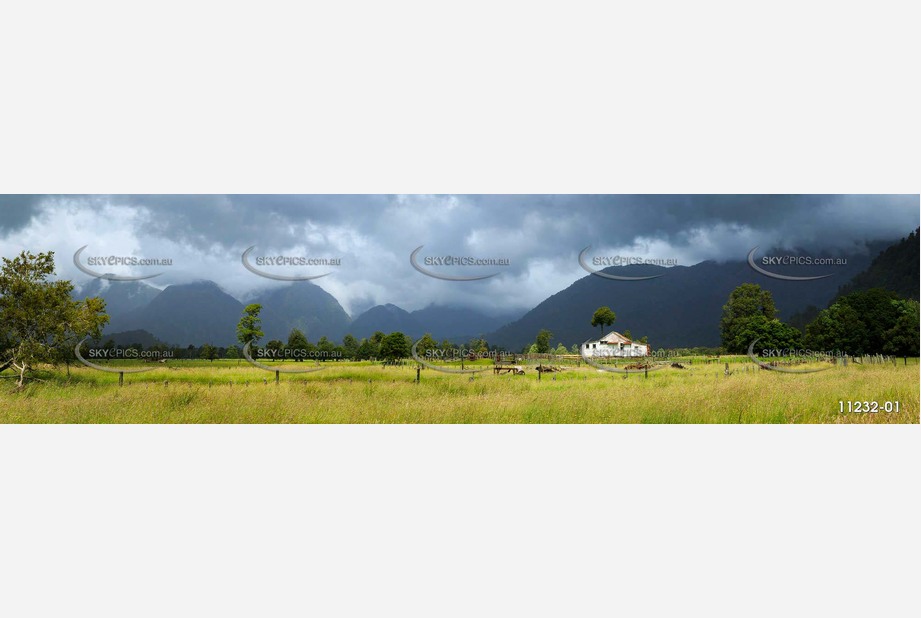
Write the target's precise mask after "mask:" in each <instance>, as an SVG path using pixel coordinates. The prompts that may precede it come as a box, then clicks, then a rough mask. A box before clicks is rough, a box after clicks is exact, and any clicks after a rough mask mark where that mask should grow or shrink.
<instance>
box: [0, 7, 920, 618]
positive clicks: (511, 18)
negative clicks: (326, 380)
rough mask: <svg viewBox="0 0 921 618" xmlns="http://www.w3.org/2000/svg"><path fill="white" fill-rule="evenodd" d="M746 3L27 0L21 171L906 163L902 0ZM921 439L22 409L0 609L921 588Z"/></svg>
mask: <svg viewBox="0 0 921 618" xmlns="http://www.w3.org/2000/svg"><path fill="white" fill-rule="evenodd" d="M746 6H747V5H744V4H743V3H738V2H695V3H674V2H673V3H666V2H653V3H642V4H637V3H631V4H628V5H625V4H615V3H609V2H570V3H566V4H565V5H561V4H551V3H541V2H495V1H492V2H466V3H463V4H458V5H455V6H452V7H444V8H441V9H437V10H436V9H435V8H434V5H433V4H432V3H429V2H390V3H369V2H353V3H340V4H337V5H334V6H315V5H311V4H306V3H294V2H289V3H284V2H264V3H259V4H258V5H257V4H252V3H239V2H220V3H218V2H163V3H158V4H156V5H149V6H145V7H140V8H137V9H128V8H127V5H125V4H124V3H120V2H92V1H91V2H84V3H78V4H74V3H63V2H37V3H28V4H26V3H19V4H18V5H15V6H9V5H3V7H2V8H0V24H2V35H0V58H2V59H3V60H2V65H0V66H2V68H0V71H2V76H3V85H4V88H3V91H2V96H0V191H3V192H14V193H15V192H42V193H54V192H62V193H63V192H68V193H76V192H90V193H117V192H156V193H167V192H168V193H180V192H199V193H209V192H221V193H229V192H253V193H255V192H270V193H287V192H309V193H323V192H361V193H376V192H407V193H410V192H411V193H425V192H439V193H448V192H480V193H491V192H502V193H509V192H515V193H518V192H526V193H544V192H577V193H591V192H604V193H630V192H645V193H694V192H747V193H760V192H766V193H780V192H785V193H786V192H789V193H796V192H805V193H813V192H816V193H819V192H821V193H825V192H829V193H851V192H867V193H869V192H880V193H918V192H919V183H918V170H919V169H921V158H919V149H918V143H919V140H918V138H919V115H918V114H917V109H916V107H917V102H918V100H919V97H918V80H917V77H916V76H917V75H918V73H919V70H918V68H919V67H918V62H917V15H916V14H913V13H912V11H911V8H912V5H911V4H909V3H903V2H877V3H874V4H872V5H866V4H857V3H840V2H803V1H798V2H775V3H771V4H770V5H769V6H768V5H752V6H751V8H746ZM844 395H846V394H844V393H843V394H842V396H844ZM919 452H921V449H918V427H917V426H912V427H674V428H672V427H668V428H666V427H621V426H613V427H604V426H603V427H584V428H583V427H519V426H513V427H47V428H46V427H0V500H2V502H0V506H2V508H0V582H2V594H0V614H2V615H8V616H17V617H18V616H62V615H67V616H73V615H79V616H82V615H87V616H94V617H97V618H98V617H103V616H119V617H122V616H126V615H127V616H163V615H170V616H196V617H198V616H202V615H213V616H222V617H225V616H253V615H266V616H289V615H290V616H294V615H317V616H340V615H348V616H369V615H374V616H378V615H388V616H389V615H393V616H401V617H407V616H426V617H429V616H433V615H434V616H445V615H449V616H454V615H456V616H471V615H477V616H509V615H522V616H524V615H527V616H561V615H573V616H587V615H612V614H623V615H629V616H647V615H649V616H653V615H655V616H675V615H688V614H690V615H705V616H733V617H735V616H740V615H745V616H752V615H754V616H761V615H763V616H772V617H773V616H778V615H783V616H815V615H835V616H851V615H853V616H857V615H861V616H865V615H878V616H903V615H904V616H917V615H918V613H919V604H918V599H917V594H916V590H917V582H918V579H919V575H921V572H919V562H918V559H917V557H918V555H919V553H921V552H919V550H921V543H919V532H918V525H917V521H918V516H919V510H918V506H917V490H916V485H917V478H916V476H917V475H916V470H918V469H919V465H918V464H919Z"/></svg>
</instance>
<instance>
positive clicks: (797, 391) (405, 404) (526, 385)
mask: <svg viewBox="0 0 921 618" xmlns="http://www.w3.org/2000/svg"><path fill="white" fill-rule="evenodd" d="M686 360H687V359H686ZM701 360H702V359H697V360H696V362H695V363H694V364H693V365H689V366H688V368H687V369H683V370H682V369H674V368H671V367H669V368H666V369H662V370H659V371H655V372H652V373H650V374H649V377H648V378H644V376H643V374H642V373H640V374H631V375H629V376H628V377H627V378H624V377H623V375H620V374H611V373H606V372H600V371H598V370H597V369H594V368H591V367H587V366H585V365H582V366H581V367H575V366H572V367H571V368H567V370H565V371H564V372H562V373H556V374H544V375H543V376H542V379H541V380H538V374H537V372H536V370H535V369H534V368H533V366H529V367H528V368H527V372H526V375H523V376H516V375H499V376H496V375H493V373H492V371H491V370H489V371H484V372H483V373H479V374H476V375H475V376H473V377H471V376H470V375H466V374H464V375H457V374H447V373H442V372H437V371H433V370H429V369H427V370H423V371H422V373H421V383H419V384H416V383H415V382H414V381H415V377H416V369H415V365H412V364H408V365H406V366H402V367H381V366H380V365H376V364H370V363H344V362H339V363H328V364H326V365H325V367H326V368H325V369H324V370H323V371H319V372H315V373H309V374H300V375H298V374H287V375H285V374H282V375H281V380H280V383H279V384H277V385H276V384H275V383H274V379H275V376H274V374H273V373H269V372H266V371H262V370H260V369H257V368H255V367H251V366H249V365H248V364H246V363H245V362H238V361H215V362H213V363H211V362H207V361H175V362H173V363H172V364H171V366H168V367H167V366H159V367H157V368H156V369H154V370H153V371H150V372H147V373H142V374H126V375H125V384H124V386H121V387H120V386H119V385H118V375H117V374H111V373H104V372H99V371H95V370H93V369H89V368H86V367H83V366H77V367H71V370H70V376H69V377H68V375H67V372H66V371H65V369H64V368H54V369H52V368H48V369H46V370H44V371H40V372H38V373H37V374H36V376H35V378H37V379H36V380H33V381H31V382H30V383H28V384H27V385H26V387H25V388H24V389H22V390H21V391H17V390H16V389H15V388H14V387H15V384H14V380H13V379H11V378H10V377H9V375H8V373H9V372H7V377H5V378H4V379H2V380H0V422H2V423H917V422H918V417H919V414H918V400H919V366H918V359H909V361H908V365H907V366H905V365H903V361H902V360H899V362H898V364H896V365H892V364H881V365H854V364H851V365H849V366H848V367H846V368H845V367H840V366H836V367H832V368H831V369H829V370H827V371H822V372H818V373H809V374H783V373H779V372H775V371H765V370H758V369H757V367H755V366H754V365H752V364H751V363H749V362H746V361H747V359H745V357H739V358H735V359H723V360H730V361H731V362H730V371H731V372H732V374H731V375H729V376H726V375H724V365H723V364H722V363H720V364H716V363H714V364H705V363H703V362H701ZM125 366H128V365H125ZM130 366H131V367H143V366H144V365H130ZM285 366H291V367H293V366H295V365H294V364H290V365H285ZM148 367H149V365H148ZM467 367H468V368H469V367H470V365H467ZM483 367H488V366H487V365H483ZM849 400H850V401H877V402H879V403H880V404H882V403H883V402H887V401H889V402H899V409H900V411H899V412H898V413H884V412H879V413H875V414H864V413H848V412H847V411H846V410H847V403H845V404H844V405H845V412H844V413H843V414H842V413H841V412H840V404H839V402H840V401H845V402H847V401H849Z"/></svg>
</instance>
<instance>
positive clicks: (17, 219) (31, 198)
mask: <svg viewBox="0 0 921 618" xmlns="http://www.w3.org/2000/svg"><path fill="white" fill-rule="evenodd" d="M42 197H43V196H41V195H0V236H3V235H4V234H8V233H10V232H12V231H15V230H18V229H20V228H22V227H24V226H25V225H26V224H28V223H29V221H31V220H32V217H33V216H34V215H35V214H37V213H38V211H39V204H40V203H41V201H42Z"/></svg>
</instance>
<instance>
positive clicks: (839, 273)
mask: <svg viewBox="0 0 921 618" xmlns="http://www.w3.org/2000/svg"><path fill="white" fill-rule="evenodd" d="M918 234H919V198H918V196H917V195H3V196H0V256H2V265H0V422H2V423H917V422H918V420H919V408H918V404H919V362H918V357H919V349H918V347H919V309H918V307H919V305H918V301H919V270H918V264H919V238H918Z"/></svg>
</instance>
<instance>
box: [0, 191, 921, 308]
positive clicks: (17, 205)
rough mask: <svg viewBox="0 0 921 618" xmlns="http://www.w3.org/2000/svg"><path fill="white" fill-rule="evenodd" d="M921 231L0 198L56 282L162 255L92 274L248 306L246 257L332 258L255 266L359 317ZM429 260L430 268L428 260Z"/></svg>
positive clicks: (6, 225) (696, 217) (299, 205)
mask: <svg viewBox="0 0 921 618" xmlns="http://www.w3.org/2000/svg"><path fill="white" fill-rule="evenodd" d="M918 225H919V200H918V197H917V196H860V195H855V196H846V195H845V196H818V195H806V196H726V195H719V196H704V195H696V196H680V195H665V196H587V195H562V196H551V195H546V196H545V195H537V196H513V195H473V196H465V195H457V196H454V195H438V196H421V195H407V196H389V195H380V196H377V195H359V196H344V195H335V196H322V195H304V196H299V195H295V196H287V195H268V196H256V195H244V196H233V195H194V196H179V195H135V196H131V195H105V196H102V195H96V196H20V195H15V196H0V255H2V256H5V257H11V256H13V255H15V254H17V253H19V252H20V251H21V250H23V249H28V250H31V251H33V252H37V251H46V250H49V249H50V250H54V251H55V253H56V264H57V272H58V275H59V276H62V277H66V278H70V279H72V280H73V281H74V282H75V283H76V284H78V285H80V284H83V283H86V282H87V281H89V277H88V276H87V275H85V274H83V273H81V272H80V271H79V270H78V269H77V268H76V267H75V266H74V264H73V254H74V252H75V251H76V250H77V249H79V248H80V247H82V246H83V245H88V247H87V249H86V251H85V253H84V254H83V256H82V257H83V260H82V263H84V264H86V259H87V257H89V256H109V255H117V256H136V257H141V258H170V259H172V261H173V265H172V266H169V267H154V268H148V267H134V268H130V267H111V268H95V269H94V270H100V271H104V272H112V273H116V274H121V275H128V274H130V275H144V274H152V273H153V272H162V273H163V274H162V275H161V276H159V277H156V278H154V279H151V280H148V282H149V283H151V284H152V285H155V286H157V287H161V288H162V287H164V286H165V285H168V284H171V283H177V282H183V281H189V280H195V279H210V280H213V281H215V282H217V283H218V284H219V285H221V287H223V288H224V289H225V290H227V291H228V292H229V293H231V294H233V295H234V296H236V297H238V298H240V299H241V300H246V299H247V297H249V296H251V295H252V294H254V293H255V292H256V291H258V290H260V289H264V288H266V287H270V286H274V285H281V284H278V283H275V282H272V281H271V280H269V279H264V278H261V277H259V276H257V275H254V274H252V273H251V272H249V271H248V270H246V269H245V268H244V267H243V265H242V264H241V259H240V258H241V254H242V253H243V251H244V250H246V249H247V248H248V247H250V246H252V245H255V246H256V249H255V250H254V252H253V254H252V256H253V259H255V258H256V257H257V256H270V255H271V256H274V255H283V256H290V257H301V256H303V257H329V258H340V259H341V266H339V267H297V268H295V267H281V268H273V267H264V268H262V269H263V270H265V271H268V272H272V273H276V274H280V275H314V274H322V273H323V272H331V273H332V274H330V275H329V276H327V277H324V278H322V279H318V280H316V281H315V283H317V284H318V285H320V286H321V287H323V288H324V289H326V290H327V291H328V292H330V293H331V294H333V295H334V296H335V297H336V298H337V299H338V300H339V301H340V302H341V303H342V305H343V306H344V307H345V309H346V311H348V312H350V313H352V314H353V315H356V314H357V313H359V312H361V311H364V310H366V309H368V308H369V307H371V306H373V305H375V304H384V303H393V304H396V305H399V306H401V307H403V308H404V309H407V310H413V309H420V308H422V307H424V306H426V305H428V304H431V303H436V304H446V303H451V304H457V305H464V306H474V307H479V308H482V309H490V308H495V307H501V308H507V309H515V310H518V309H527V308H531V307H533V306H534V305H536V304H537V303H539V302H540V301H542V300H543V299H545V298H546V297H548V296H550V295H552V294H554V293H556V292H558V291H560V290H562V289H563V288H565V287H567V286H568V285H570V284H571V283H572V282H574V281H575V280H577V279H579V278H581V277H583V276H585V275H586V274H587V273H586V272H585V271H584V270H582V268H580V267H579V264H578V261H577V258H578V254H579V252H580V251H581V250H582V249H583V248H585V247H586V246H587V245H592V249H591V252H590V253H589V254H588V255H589V256H595V255H598V256H613V255H622V256H630V257H634V256H636V257H645V258H656V259H676V260H677V263H678V264H680V265H684V266H689V265H692V264H696V263H698V262H701V261H703V260H708V259H715V260H744V259H745V257H746V255H747V253H748V251H749V250H750V249H751V248H752V247H754V246H756V245H760V246H761V247H762V249H764V248H767V247H776V248H782V249H792V248H800V249H803V250H806V251H809V252H820V251H832V252H837V251H850V250H853V249H854V248H855V247H860V246H862V245H863V243H864V242H866V241H873V240H890V239H891V240H895V239H898V238H901V237H904V236H906V235H907V234H908V233H909V232H911V231H912V230H914V229H915V228H916V227H918ZM419 245H424V246H425V248H424V249H423V250H422V251H421V252H420V255H419V260H420V263H422V260H423V259H424V258H425V257H426V256H441V255H457V256H472V257H476V258H505V259H508V261H509V266H508V267H482V268H480V267H466V268H464V267H455V268H437V267H433V268H431V270H435V271H438V272H441V273H445V274H451V275H461V276H471V275H481V274H490V273H493V272H498V273H499V274H498V275H497V276H495V277H492V278H490V279H487V280H483V281H469V282H451V281H442V280H438V279H433V278H429V277H426V276H425V275H422V274H421V273H419V272H417V271H416V270H415V269H413V268H412V266H411V265H410V262H409V256H410V254H411V252H412V251H413V250H414V249H415V248H416V247H418V246H419ZM423 265H424V263H423Z"/></svg>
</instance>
